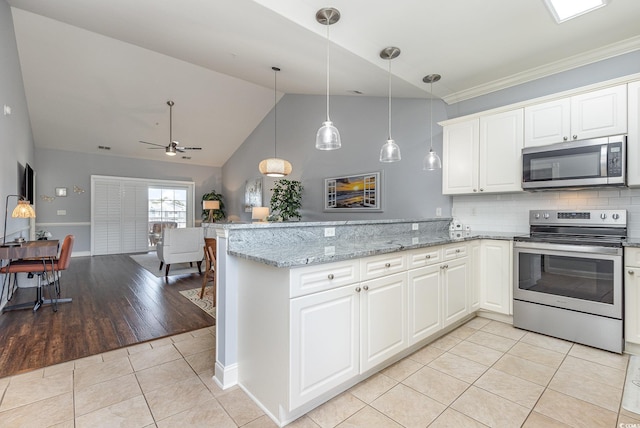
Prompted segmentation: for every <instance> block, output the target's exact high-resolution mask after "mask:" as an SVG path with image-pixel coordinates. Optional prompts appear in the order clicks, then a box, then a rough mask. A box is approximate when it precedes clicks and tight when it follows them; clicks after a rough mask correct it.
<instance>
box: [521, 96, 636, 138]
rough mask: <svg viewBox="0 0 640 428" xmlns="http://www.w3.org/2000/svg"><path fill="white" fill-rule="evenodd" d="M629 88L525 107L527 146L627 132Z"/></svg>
mask: <svg viewBox="0 0 640 428" xmlns="http://www.w3.org/2000/svg"><path fill="white" fill-rule="evenodd" d="M626 112H627V85H626V84H623V85H618V86H613V87H610V88H604V89H600V90H597V91H591V92H587V93H584V94H580V95H574V96H572V97H567V98H561V99H558V100H554V101H549V102H546V103H541V104H536V105H532V106H528V107H525V109H524V117H525V119H524V122H525V123H524V133H525V135H524V146H525V147H533V146H543V145H546V144H553V143H561V142H563V141H569V140H583V139H587V138H597V137H604V136H608V135H616V134H624V133H626V132H627V114H626Z"/></svg>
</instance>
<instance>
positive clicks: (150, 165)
mask: <svg viewBox="0 0 640 428" xmlns="http://www.w3.org/2000/svg"><path fill="white" fill-rule="evenodd" d="M34 169H35V170H36V172H37V176H36V185H37V189H38V197H40V195H48V196H54V195H55V188H56V187H66V188H67V197H66V198H56V199H54V200H53V201H51V202H45V201H43V200H42V199H40V200H39V201H38V218H37V228H38V229H45V230H47V231H49V232H51V233H52V234H53V235H54V236H53V237H54V239H62V238H64V236H65V235H67V234H69V233H72V234H74V235H75V236H76V242H75V244H74V253H76V252H88V251H90V249H91V242H90V238H91V229H90V227H89V225H88V224H89V223H90V222H91V175H109V176H117V177H133V178H149V179H156V180H179V181H193V182H195V184H196V186H195V192H196V199H195V200H196V207H195V209H196V212H195V217H196V220H198V219H199V218H200V213H201V209H200V205H199V203H198V201H200V199H201V198H202V195H203V194H205V193H207V192H209V191H211V190H213V189H215V190H216V191H218V192H220V191H221V189H222V171H221V168H214V167H204V166H189V165H188V164H187V165H185V164H183V163H173V162H161V161H150V160H142V159H130V158H123V157H117V156H109V155H103V154H87V153H76V152H68V151H62V150H51V149H40V148H39V149H36V151H35V168H34ZM74 185H75V186H78V187H80V188H82V189H84V190H85V192H84V193H75V192H74V191H73V188H74ZM58 210H65V211H66V215H65V216H59V215H57V212H58Z"/></svg>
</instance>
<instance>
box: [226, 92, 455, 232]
mask: <svg viewBox="0 0 640 428" xmlns="http://www.w3.org/2000/svg"><path fill="white" fill-rule="evenodd" d="M325 103H326V98H325V97H324V96H311V95H285V96H284V97H282V98H281V100H280V101H279V103H278V105H277V117H278V124H277V133H278V141H277V144H278V145H277V149H278V156H279V157H283V158H285V159H287V160H288V161H289V162H291V163H292V165H293V173H292V174H291V175H290V176H289V177H288V178H291V179H295V180H300V181H302V184H303V186H304V193H303V199H302V211H301V213H302V220H303V221H317V220H355V219H389V218H431V217H435V216H436V208H441V209H442V216H444V217H447V216H449V215H450V212H451V211H450V208H451V202H450V198H449V197H447V196H442V192H441V188H442V174H441V171H432V172H429V171H423V170H422V159H423V158H424V156H425V155H426V154H427V152H428V151H429V122H428V119H429V107H428V103H427V100H426V99H393V101H392V130H391V134H392V137H393V138H394V140H395V141H396V143H397V144H398V145H399V146H400V149H401V153H402V160H401V161H400V162H397V163H391V164H383V163H380V161H379V160H378V158H379V155H380V148H381V147H382V144H384V143H385V141H386V140H387V135H388V99H387V98H378V97H359V96H334V97H331V119H332V120H333V122H334V124H335V125H336V127H337V128H338V129H339V131H340V135H341V138H342V148H341V149H340V150H335V151H320V150H316V149H315V135H316V132H317V130H318V128H319V127H320V125H321V124H322V122H323V121H324V118H325V115H326V112H325V108H326V104H325ZM433 108H434V111H433V120H434V126H433V134H434V137H433V138H434V142H433V146H434V150H436V151H437V152H438V153H439V154H442V128H441V127H440V126H438V125H437V124H436V123H435V122H437V121H439V120H443V119H445V118H446V116H445V110H444V103H443V102H442V101H440V100H434V102H433ZM273 114H274V112H273V110H272V111H271V112H270V113H269V114H268V115H267V116H266V117H265V119H264V120H263V122H262V123H261V124H260V125H259V126H258V127H257V128H256V129H255V131H254V132H253V133H252V134H251V135H250V136H249V138H247V140H246V141H245V142H244V144H243V145H242V146H241V147H240V148H239V149H238V150H237V151H236V152H235V153H234V154H233V156H232V157H231V158H230V159H229V161H227V163H225V165H224V167H223V184H224V195H225V198H226V203H227V206H228V207H229V212H231V213H232V214H235V215H238V216H240V218H241V219H242V220H244V221H250V213H245V212H244V210H243V203H244V186H245V182H246V180H248V179H254V178H258V177H260V173H259V171H258V163H259V162H260V161H261V160H262V159H264V158H266V157H272V156H273V155H274V144H273V142H274V115H273ZM372 171H382V173H383V188H382V204H383V212H380V213H371V212H367V213H336V212H332V213H326V212H323V211H322V208H323V194H324V192H323V186H324V178H327V177H335V176H343V175H352V174H359V173H365V172H372ZM274 181H275V179H272V178H269V177H265V178H264V179H263V193H264V195H263V200H264V202H263V205H265V206H268V205H269V199H270V197H271V192H270V189H271V188H272V187H273V183H274Z"/></svg>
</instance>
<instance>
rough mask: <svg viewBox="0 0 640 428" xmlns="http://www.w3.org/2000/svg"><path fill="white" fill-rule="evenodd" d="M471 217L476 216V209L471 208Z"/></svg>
mask: <svg viewBox="0 0 640 428" xmlns="http://www.w3.org/2000/svg"><path fill="white" fill-rule="evenodd" d="M471 215H476V207H471Z"/></svg>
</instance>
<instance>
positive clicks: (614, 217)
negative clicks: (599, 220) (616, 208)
mask: <svg viewBox="0 0 640 428" xmlns="http://www.w3.org/2000/svg"><path fill="white" fill-rule="evenodd" d="M611 218H612V219H614V220H618V219H619V218H620V214H617V213H616V214H613V215H612V216H611Z"/></svg>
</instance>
